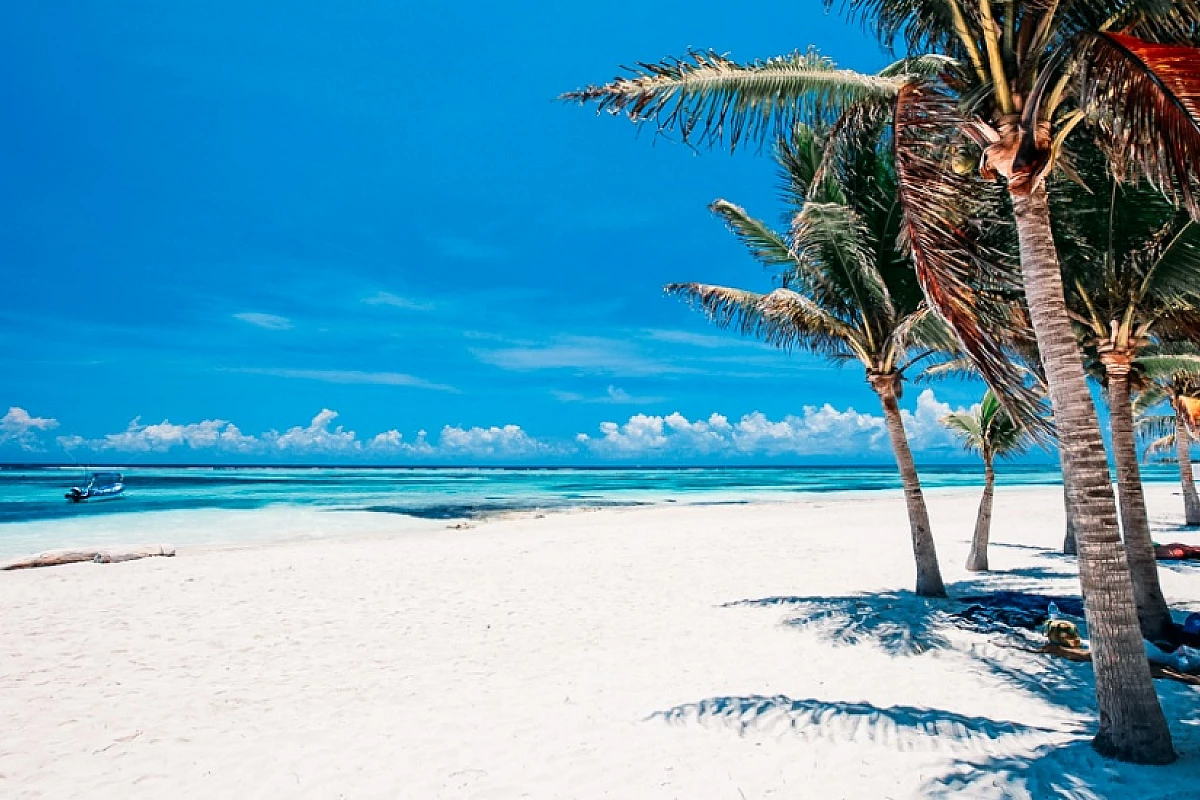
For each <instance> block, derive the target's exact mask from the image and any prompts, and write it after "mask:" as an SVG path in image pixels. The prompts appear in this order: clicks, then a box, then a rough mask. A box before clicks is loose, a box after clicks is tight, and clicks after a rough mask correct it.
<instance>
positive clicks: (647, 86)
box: [562, 51, 907, 148]
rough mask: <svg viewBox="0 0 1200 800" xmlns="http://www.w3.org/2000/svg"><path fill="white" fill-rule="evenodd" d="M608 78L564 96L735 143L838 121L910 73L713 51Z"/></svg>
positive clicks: (691, 135) (700, 138)
mask: <svg viewBox="0 0 1200 800" xmlns="http://www.w3.org/2000/svg"><path fill="white" fill-rule="evenodd" d="M628 71H629V73H630V74H629V75H627V76H622V77H617V78H615V79H613V80H612V81H610V82H609V83H606V84H602V85H593V86H588V87H586V88H584V89H580V90H578V91H575V92H568V93H567V94H564V95H563V96H562V99H564V100H568V101H575V102H579V103H594V104H595V105H596V106H597V108H598V110H600V111H608V112H610V113H613V114H620V113H624V114H626V115H628V116H629V118H630V119H631V120H633V121H634V122H635V123H639V124H640V123H645V122H648V121H651V120H652V121H654V122H655V123H656V124H657V126H658V127H659V129H660V130H673V131H676V132H678V133H679V135H680V136H681V137H682V139H683V140H684V141H685V142H698V143H701V144H708V145H717V144H724V143H728V145H729V146H730V147H731V148H736V147H737V146H738V144H739V143H740V142H742V141H743V140H749V141H753V142H763V141H767V140H770V139H772V138H775V137H778V136H779V135H780V134H783V133H786V132H789V131H790V130H791V129H792V127H793V126H794V125H795V124H796V123H798V122H802V121H812V120H815V119H826V120H832V119H834V118H836V116H837V115H838V114H839V113H840V112H841V111H844V110H845V109H846V108H848V107H849V106H851V105H853V104H855V103H858V102H861V101H864V100H870V99H877V98H884V99H886V98H890V97H894V96H895V95H896V92H898V91H899V89H900V87H901V86H903V85H904V82H905V81H906V80H907V76H904V75H892V76H887V77H881V76H879V75H866V74H863V73H860V72H854V71H853V70H847V69H839V68H838V67H837V66H836V65H835V64H834V63H833V62H832V61H830V60H829V59H828V58H825V57H823V56H821V55H819V54H817V53H815V52H812V51H810V52H807V53H800V52H796V53H792V54H791V55H786V56H779V57H776V58H770V59H767V60H765V61H754V62H751V63H749V64H739V63H737V62H736V61H733V60H731V59H729V58H727V57H725V56H723V55H719V54H717V53H715V52H704V53H701V52H693V53H689V54H688V55H687V56H685V57H683V58H670V59H666V60H664V61H660V62H658V63H656V64H647V63H641V64H638V66H637V67H636V68H634V69H630V70H628Z"/></svg>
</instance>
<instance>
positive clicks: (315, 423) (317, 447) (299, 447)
mask: <svg viewBox="0 0 1200 800" xmlns="http://www.w3.org/2000/svg"><path fill="white" fill-rule="evenodd" d="M337 417H338V413H337V412H336V411H331V410H330V409H328V408H323V409H321V412H320V413H319V414H317V415H316V416H315V417H313V418H312V422H310V423H309V424H308V425H307V427H301V426H299V425H297V426H296V427H294V428H289V429H288V430H287V431H286V432H284V433H277V432H275V431H269V432H268V433H265V434H263V436H262V440H263V443H264V444H265V445H266V447H267V449H268V450H272V449H274V450H282V451H284V452H293V453H354V452H357V451H359V450H362V446H363V445H362V442H360V441H359V440H358V436H357V435H356V434H355V433H354V431H348V430H345V429H344V428H343V427H342V426H341V425H338V426H337V427H336V428H333V429H332V430H331V429H330V427H329V426H330V425H332V424H333V421H334V420H335V419H337Z"/></svg>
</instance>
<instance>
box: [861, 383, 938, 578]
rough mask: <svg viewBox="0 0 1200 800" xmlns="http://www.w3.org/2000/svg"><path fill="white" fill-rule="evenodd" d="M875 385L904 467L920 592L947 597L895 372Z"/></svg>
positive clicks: (899, 462) (902, 474) (898, 461)
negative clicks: (902, 414)
mask: <svg viewBox="0 0 1200 800" xmlns="http://www.w3.org/2000/svg"><path fill="white" fill-rule="evenodd" d="M869 380H870V382H871V388H873V389H874V390H875V392H876V394H878V395H879V400H880V402H881V403H882V404H883V416H884V419H886V420H887V428H888V435H889V436H890V437H891V440H892V453H893V454H894V455H895V457H896V466H897V467H899V469H900V480H901V482H902V483H903V484H904V501H905V503H907V504H908V526H909V529H910V531H911V533H912V545H913V556H914V557H915V558H916V562H917V594H918V595H920V596H921V597H945V596H946V586H945V584H944V583H942V570H941V568H940V567H939V566H938V559H937V549H936V548H935V547H934V543H933V533H932V528H931V526H930V524H929V511H928V510H927V509H926V508H925V495H924V494H923V493H922V492H921V479H920V478H919V477H918V476H917V465H916V464H915V463H913V457H912V450H910V449H909V447H908V435H907V434H905V432H904V420H903V418H902V417H901V416H900V406H899V404H898V403H897V402H896V379H895V374H894V373H893V374H887V375H872V376H871V377H870V379H869Z"/></svg>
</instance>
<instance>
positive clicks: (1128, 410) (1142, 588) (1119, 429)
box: [1101, 354, 1172, 639]
mask: <svg viewBox="0 0 1200 800" xmlns="http://www.w3.org/2000/svg"><path fill="white" fill-rule="evenodd" d="M1101 359H1102V360H1104V362H1105V368H1106V369H1107V372H1108V404H1109V409H1108V419H1109V427H1110V429H1111V431H1112V446H1113V460H1114V461H1116V464H1117V495H1118V497H1119V499H1120V504H1119V508H1120V510H1121V529H1122V531H1123V532H1124V534H1125V552H1126V554H1127V557H1128V559H1129V574H1130V575H1131V576H1132V578H1133V596H1134V600H1135V601H1136V603H1137V612H1138V622H1139V623H1140V624H1141V628H1142V635H1143V636H1145V637H1146V638H1147V639H1160V638H1164V637H1165V636H1166V635H1167V632H1168V631H1169V630H1170V629H1171V625H1172V623H1171V612H1170V610H1169V609H1168V608H1167V601H1166V600H1165V599H1164V598H1163V593H1162V586H1161V585H1160V584H1159V581H1158V561H1157V560H1156V559H1155V558H1154V542H1153V541H1152V540H1151V538H1150V518H1149V516H1148V515H1147V514H1146V496H1145V493H1144V492H1143V490H1142V475H1141V471H1140V470H1139V468H1138V454H1137V442H1136V440H1135V439H1134V435H1133V407H1132V406H1131V404H1130V400H1129V366H1130V364H1129V359H1120V358H1117V359H1116V360H1115V361H1114V360H1113V358H1112V357H1111V356H1109V355H1108V354H1104V355H1101Z"/></svg>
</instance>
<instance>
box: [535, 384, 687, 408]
mask: <svg viewBox="0 0 1200 800" xmlns="http://www.w3.org/2000/svg"><path fill="white" fill-rule="evenodd" d="M550 394H552V395H554V397H556V398H557V399H558V400H560V401H561V402H564V403H608V404H612V405H623V406H628V405H648V404H650V403H661V402H663V401H664V400H665V399H666V398H665V397H637V396H634V395H631V394H630V393H629V392H627V391H625V390H624V389H622V388H620V387H619V386H612V385H610V386H609V387H608V388H607V389H606V390H605V391H604V394H602V395H599V396H589V395H584V394H580V393H578V392H564V391H559V390H557V389H555V390H553V391H551V392H550Z"/></svg>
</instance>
